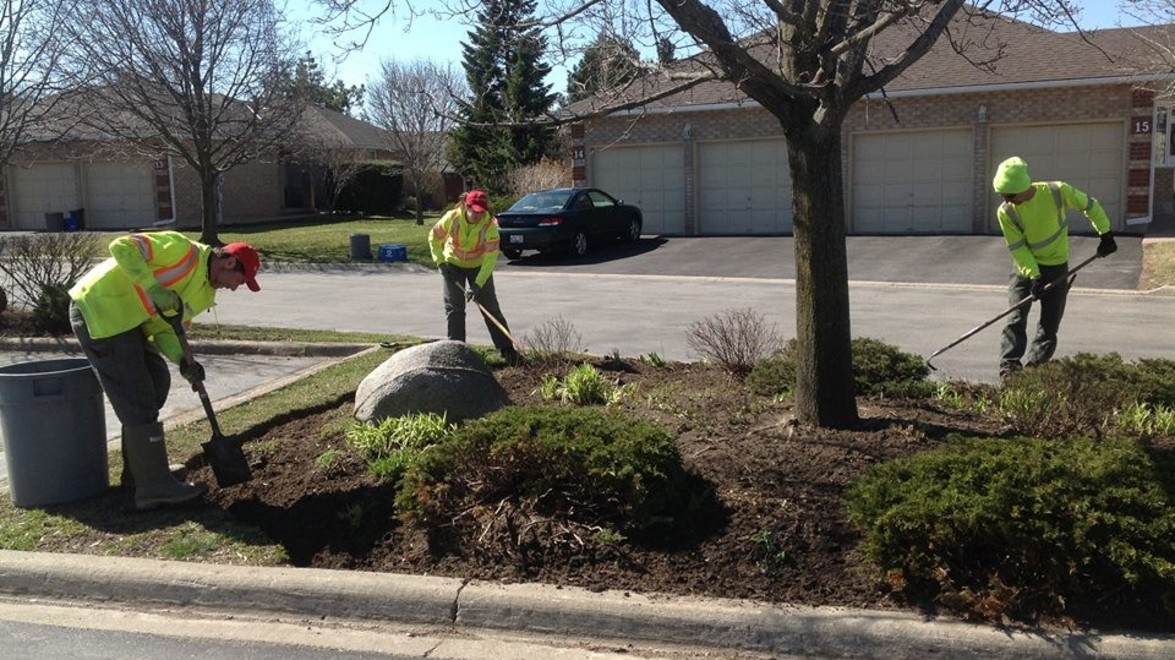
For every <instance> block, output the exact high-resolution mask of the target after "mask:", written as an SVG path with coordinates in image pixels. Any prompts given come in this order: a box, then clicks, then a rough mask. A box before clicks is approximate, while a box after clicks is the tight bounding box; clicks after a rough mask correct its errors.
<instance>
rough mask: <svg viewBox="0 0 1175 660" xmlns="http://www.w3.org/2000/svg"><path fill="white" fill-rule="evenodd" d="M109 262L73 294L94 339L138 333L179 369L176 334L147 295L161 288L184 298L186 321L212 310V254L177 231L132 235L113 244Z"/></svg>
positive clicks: (180, 353) (87, 276) (75, 287)
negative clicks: (153, 287)
mask: <svg viewBox="0 0 1175 660" xmlns="http://www.w3.org/2000/svg"><path fill="white" fill-rule="evenodd" d="M110 255H111V256H110V258H109V259H106V260H105V261H103V262H102V263H100V264H98V265H97V266H95V267H94V268H92V269H91V270H90V271H89V272H88V273H86V274H85V275H83V276H82V278H81V279H80V280H78V282H77V284H75V285H73V288H71V289H70V290H69V295H70V297H71V298H72V299H73V300H74V303H75V304H76V305H77V308H78V310H79V311H81V313H82V316H83V317H84V318H85V319H86V327H87V328H88V329H89V331H90V336H91V337H93V338H94V339H104V338H106V337H113V336H114V335H117V334H121V333H124V332H127V331H128V330H132V329H134V328H136V327H139V328H142V331H143V334H145V335H146V336H147V338H148V339H151V340H152V341H154V343H155V346H156V347H157V348H158V349H159V351H160V352H161V353H163V354H164V355H166V356H167V358H168V359H170V360H171V361H172V362H175V363H176V364H178V363H179V362H180V359H181V358H182V357H183V351H182V349H181V348H180V345H179V340H178V339H177V338H176V336H175V331H174V330H172V328H171V326H170V325H169V324H168V323H167V321H166V320H164V319H162V318H160V316H159V315H158V314H157V313H156V311H155V306H154V305H153V304H152V303H151V298H150V296H148V295H147V291H148V290H149V289H150V288H151V287H152V286H155V284H156V283H158V284H160V285H162V286H163V287H165V288H167V289H171V290H172V291H175V292H176V293H178V294H179V297H180V299H181V300H183V302H184V320H185V322H189V321H190V320H191V319H192V318H193V317H195V316H197V315H199V314H200V313H201V312H203V311H204V310H206V309H208V308H209V307H211V306H212V305H213V304H214V302H215V297H216V289H214V288H213V287H212V283H211V282H209V281H208V260H209V258H211V255H212V248H210V247H208V246H207V245H203V244H201V243H197V242H195V241H192V240H191V239H189V238H188V237H187V236H184V235H183V234H181V233H179V232H175V231H161V232H152V233H149V234H128V235H126V236H120V237H118V238H116V239H114V240H113V241H111V242H110Z"/></svg>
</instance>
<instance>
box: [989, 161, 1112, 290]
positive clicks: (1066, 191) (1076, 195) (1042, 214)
mask: <svg viewBox="0 0 1175 660" xmlns="http://www.w3.org/2000/svg"><path fill="white" fill-rule="evenodd" d="M1032 188H1033V189H1034V190H1035V191H1036V193H1035V194H1034V195H1033V196H1032V199H1030V200H1028V201H1027V202H1024V203H1022V204H1019V205H1017V204H1012V203H1011V202H1004V203H1003V204H1000V207H999V209H997V210H996V218H998V219H999V222H1000V230H1001V231H1003V232H1004V240H1005V241H1007V243H1008V250H1010V251H1011V252H1012V260H1013V261H1015V262H1016V268H1017V270H1019V272H1020V274H1021V275H1023V276H1024V277H1027V278H1028V279H1036V278H1038V277H1040V267H1041V266H1058V265H1060V264H1063V263H1065V262H1066V261H1068V260H1069V222H1068V221H1067V220H1066V219H1065V211H1066V209H1076V210H1078V211H1081V212H1082V213H1083V214H1084V215H1085V217H1086V218H1088V219H1089V222H1090V224H1092V225H1093V228H1094V229H1095V230H1096V231H1097V233H1098V235H1099V236H1100V235H1101V234H1104V233H1106V232H1108V231H1110V219H1109V217H1108V216H1106V211H1105V209H1103V208H1102V205H1101V203H1099V202H1098V201H1097V199H1095V198H1094V197H1093V196H1092V195H1086V194H1085V193H1083V192H1081V191H1080V190H1078V189H1076V188H1074V187H1073V186H1071V185H1069V184H1067V183H1065V182H1063V181H1048V182H1044V181H1034V182H1032Z"/></svg>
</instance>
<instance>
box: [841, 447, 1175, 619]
mask: <svg viewBox="0 0 1175 660" xmlns="http://www.w3.org/2000/svg"><path fill="white" fill-rule="evenodd" d="M1172 504H1173V502H1172V501H1171V498H1170V496H1169V495H1168V494H1167V492H1166V491H1165V490H1164V487H1163V484H1162V483H1160V482H1159V481H1158V480H1157V478H1156V469H1155V465H1154V463H1153V462H1152V460H1151V458H1150V457H1149V456H1148V455H1147V454H1146V453H1145V452H1144V451H1143V450H1142V448H1141V446H1140V444H1139V443H1138V442H1137V441H1130V440H1122V439H1113V440H1107V441H1104V442H1095V441H1093V440H1089V439H1084V438H1078V439H1071V440H1063V441H1047V442H1046V441H1040V440H1030V439H1023V438H1020V439H1015V440H991V439H960V438H951V439H949V442H948V444H947V446H945V447H943V448H942V449H940V450H935V451H931V452H926V453H923V454H919V455H917V456H913V457H910V458H906V459H900V460H897V461H893V462H891V463H887V464H884V465H880V466H878V467H876V468H874V469H873V470H872V471H871V472H870V473H869V474H868V475H867V476H866V477H864V478H862V479H861V480H859V481H858V482H857V483H855V484H854V485H853V486H852V487H851V488H850V490H849V492H848V494H847V508H848V511H849V520H850V522H852V523H853V524H854V525H855V526H857V527H858V528H859V529H860V530H861V531H862V532H863V533H864V539H863V542H862V548H863V550H864V552H865V554H866V556H867V557H868V559H869V560H870V561H872V562H874V563H875V564H876V565H877V566H878V567H880V569H881V570H882V571H883V572H885V573H887V576H888V580H889V582H890V584H891V585H893V586H894V587H895V588H897V589H898V590H900V591H904V592H906V593H907V594H909V595H913V596H928V597H932V598H934V599H935V600H936V601H937V602H938V603H940V604H942V605H945V606H947V607H950V608H952V609H956V610H960V611H965V612H969V613H971V614H973V615H977V616H982V617H985V618H989V617H999V616H1002V615H1008V616H1012V617H1015V618H1019V619H1022V620H1031V619H1034V618H1036V617H1037V616H1039V615H1041V614H1060V613H1064V611H1065V603H1066V602H1069V601H1072V602H1077V601H1078V600H1079V599H1083V600H1084V601H1085V602H1099V603H1101V604H1102V605H1103V606H1104V607H1106V608H1107V609H1109V608H1114V607H1115V605H1116V604H1118V603H1126V602H1133V601H1134V600H1138V601H1140V602H1142V603H1143V604H1144V606H1151V607H1156V608H1157V607H1159V606H1160V605H1162V604H1163V603H1166V605H1167V606H1168V607H1170V606H1171V605H1172V604H1175V508H1173V507H1172Z"/></svg>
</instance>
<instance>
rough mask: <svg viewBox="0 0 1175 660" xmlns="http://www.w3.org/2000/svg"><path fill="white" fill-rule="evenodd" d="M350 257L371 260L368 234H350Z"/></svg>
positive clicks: (369, 236)
mask: <svg viewBox="0 0 1175 660" xmlns="http://www.w3.org/2000/svg"><path fill="white" fill-rule="evenodd" d="M351 259H352V260H356V259H365V260H367V261H370V260H371V235H370V234H351Z"/></svg>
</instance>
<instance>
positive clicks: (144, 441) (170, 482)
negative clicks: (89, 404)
mask: <svg viewBox="0 0 1175 660" xmlns="http://www.w3.org/2000/svg"><path fill="white" fill-rule="evenodd" d="M123 456H124V457H125V458H126V463H127V465H128V467H130V473H131V476H132V477H133V478H134V484H135V508H136V509H138V510H139V511H146V510H149V509H154V508H156V507H159V506H163V505H167V504H182V503H184V502H190V501H192V500H194V499H196V498H198V497H200V496H201V495H203V494H204V493H205V492H207V491H208V487H207V486H205V485H204V484H189V483H184V482H182V481H177V480H176V478H175V477H174V476H173V475H172V473H171V469H170V466H168V464H167V445H166V444H164V441H163V424H160V423H159V422H156V423H154V424H142V425H139V426H127V427H124V428H123Z"/></svg>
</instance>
